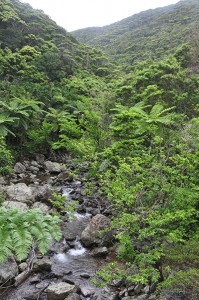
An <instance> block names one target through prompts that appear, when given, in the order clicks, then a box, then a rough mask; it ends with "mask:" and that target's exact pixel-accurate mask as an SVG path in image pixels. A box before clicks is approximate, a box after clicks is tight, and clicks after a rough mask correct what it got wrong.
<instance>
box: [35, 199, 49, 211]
mask: <svg viewBox="0 0 199 300" xmlns="http://www.w3.org/2000/svg"><path fill="white" fill-rule="evenodd" d="M32 208H39V209H40V210H41V211H42V213H44V214H46V213H47V212H48V211H49V207H48V205H46V204H44V203H41V202H35V203H34V204H33V206H32Z"/></svg>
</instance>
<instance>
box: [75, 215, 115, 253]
mask: <svg viewBox="0 0 199 300" xmlns="http://www.w3.org/2000/svg"><path fill="white" fill-rule="evenodd" d="M110 228H111V220H110V219H109V218H107V217H105V216H103V215H100V214H98V215H96V216H95V217H93V218H92V220H91V221H90V223H89V224H88V226H87V227H86V228H85V229H84V231H83V232H82V234H81V241H82V243H83V244H84V245H85V246H87V247H90V246H93V245H99V246H108V245H110V244H111V242H112V240H113V231H112V230H111V229H110Z"/></svg>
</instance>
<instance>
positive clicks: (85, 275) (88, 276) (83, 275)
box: [80, 273, 91, 279]
mask: <svg viewBox="0 0 199 300" xmlns="http://www.w3.org/2000/svg"><path fill="white" fill-rule="evenodd" d="M80 277H82V278H85V279H88V278H90V277H91V276H90V275H89V274H88V273H81V274H80Z"/></svg>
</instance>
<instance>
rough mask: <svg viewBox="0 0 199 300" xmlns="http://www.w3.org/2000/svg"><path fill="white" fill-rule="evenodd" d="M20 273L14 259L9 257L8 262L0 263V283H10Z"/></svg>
mask: <svg viewBox="0 0 199 300" xmlns="http://www.w3.org/2000/svg"><path fill="white" fill-rule="evenodd" d="M17 275H18V267H17V264H16V262H15V260H14V259H12V258H9V259H8V261H7V262H5V263H2V264H0V285H1V284H4V283H7V284H10V283H11V282H12V281H13V279H14V278H15V276H17Z"/></svg>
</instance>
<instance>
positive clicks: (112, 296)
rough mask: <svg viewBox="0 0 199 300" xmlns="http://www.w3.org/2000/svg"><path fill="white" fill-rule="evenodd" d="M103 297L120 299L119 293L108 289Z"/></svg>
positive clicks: (105, 298) (105, 299)
mask: <svg viewBox="0 0 199 300" xmlns="http://www.w3.org/2000/svg"><path fill="white" fill-rule="evenodd" d="M103 299H104V300H119V299H120V298H119V297H118V293H115V292H109V291H108V292H105V293H104V294H103Z"/></svg>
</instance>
